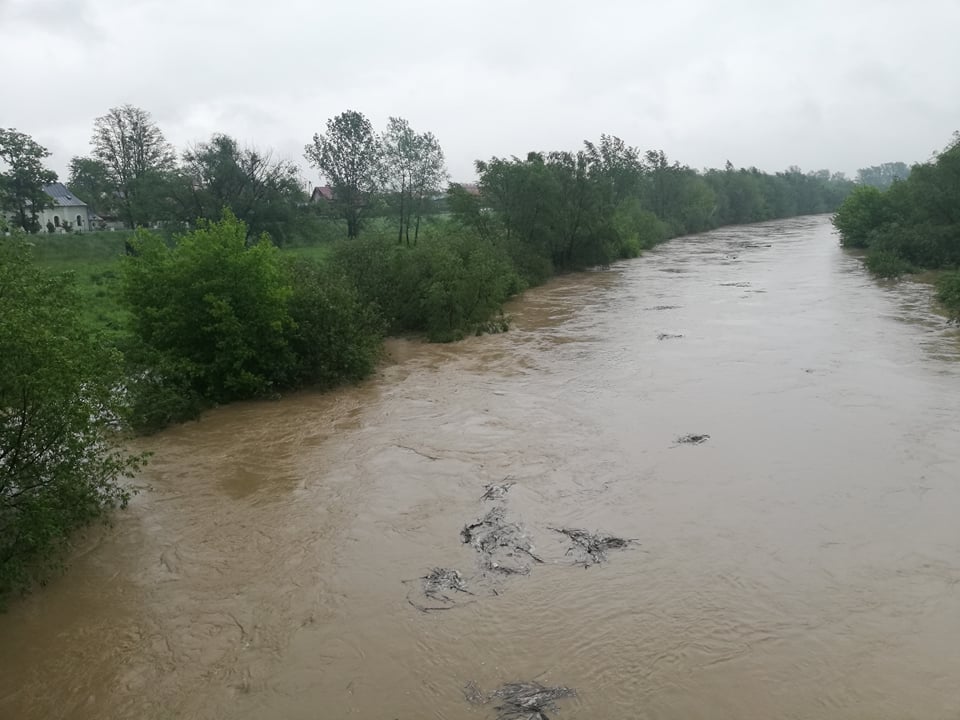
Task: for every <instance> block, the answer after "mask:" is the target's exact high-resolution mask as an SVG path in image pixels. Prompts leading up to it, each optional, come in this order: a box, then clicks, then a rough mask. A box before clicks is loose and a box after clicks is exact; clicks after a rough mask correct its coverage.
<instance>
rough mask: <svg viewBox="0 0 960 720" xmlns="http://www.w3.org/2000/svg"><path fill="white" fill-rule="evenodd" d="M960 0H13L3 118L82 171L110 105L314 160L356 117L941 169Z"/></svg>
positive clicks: (4, 43) (566, 142)
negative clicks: (322, 139)
mask: <svg viewBox="0 0 960 720" xmlns="http://www.w3.org/2000/svg"><path fill="white" fill-rule="evenodd" d="M958 36H960V0H909V1H908V0H830V1H828V0H804V1H803V2H797V1H796V0H793V1H791V2H786V1H785V0H657V1H656V2H647V1H646V0H633V1H632V2H631V1H627V0H624V1H619V0H593V1H592V2H564V1H558V0H526V1H525V0H482V1H479V2H478V1H473V2H469V3H464V2H457V0H442V1H441V0H403V1H401V0H389V1H387V0H383V1H381V0H340V1H335V0H328V1H326V2H324V1H323V0H309V1H308V0H0V67H3V68H4V72H3V74H2V77H3V80H2V87H3V92H2V95H0V98H2V99H0V126H3V127H15V128H17V129H18V130H21V131H23V132H27V133H29V134H31V135H33V136H34V138H35V139H36V140H37V141H38V142H40V143H41V144H43V145H45V146H46V147H48V148H49V149H50V150H51V151H52V152H53V156H52V157H51V158H50V164H51V166H52V167H53V169H54V170H56V171H57V172H58V173H60V174H61V178H62V179H66V167H67V163H68V162H69V160H70V158H71V157H72V156H74V155H82V154H87V153H88V152H89V138H90V134H91V127H92V125H93V120H94V118H95V117H96V116H98V115H102V114H103V113H104V112H105V111H106V110H107V109H108V108H110V107H112V106H115V105H119V104H122V103H128V102H129V103H133V104H134V105H138V106H140V107H142V108H144V109H146V110H149V111H150V112H151V113H152V114H153V116H154V119H155V120H156V121H157V122H158V124H159V125H160V127H161V128H162V130H163V132H164V133H165V134H166V136H167V139H168V140H170V141H171V142H173V143H174V144H175V145H176V146H177V147H178V149H181V150H182V149H183V148H184V147H185V146H186V145H187V144H188V143H191V142H194V141H197V140H202V139H206V138H208V137H209V136H210V134H212V133H214V132H226V133H229V134H232V135H234V136H235V137H237V138H239V139H240V140H242V141H244V142H247V143H252V144H256V145H257V146H258V147H261V148H267V147H269V148H273V149H274V150H275V152H276V153H277V154H279V155H281V156H284V157H287V158H290V159H293V160H296V161H297V162H299V163H300V164H301V165H303V166H304V177H305V178H306V179H307V180H309V181H316V180H317V177H316V175H315V173H314V171H312V170H310V169H309V168H308V167H307V166H306V163H305V161H304V160H303V158H302V152H303V146H304V144H306V143H307V142H308V141H309V140H310V138H311V137H312V135H313V133H314V132H318V131H322V130H323V128H324V124H325V122H326V120H327V118H329V117H331V116H332V115H336V114H338V113H339V112H342V111H343V110H346V109H354V110H359V111H361V112H363V113H365V114H366V115H367V116H368V117H369V118H370V119H371V121H372V122H373V123H374V126H375V127H377V128H378V129H381V128H383V126H384V125H385V123H386V120H387V117H388V116H390V115H397V116H401V117H405V118H407V119H408V120H409V121H410V123H411V124H412V125H413V127H414V128H415V129H417V130H431V131H432V132H433V133H434V134H435V135H437V137H438V138H439V140H440V142H441V144H442V146H443V148H444V150H445V152H446V155H447V161H448V164H449V167H450V172H451V175H452V177H453V178H454V179H455V180H469V179H471V178H472V177H473V174H474V173H473V161H474V160H475V159H477V158H488V157H490V156H491V155H498V156H509V155H514V154H515V155H523V154H525V153H526V152H527V151H529V150H534V149H536V150H552V149H575V148H576V147H578V146H579V145H580V143H581V142H582V141H583V140H584V139H595V138H597V137H598V136H599V135H600V133H604V132H605V133H610V134H614V135H619V136H620V137H622V138H623V139H624V140H625V141H626V142H628V143H629V144H632V145H636V146H638V147H640V148H641V149H649V148H662V149H664V150H665V151H666V153H667V156H668V157H669V158H671V159H676V160H680V161H681V162H683V163H686V164H689V165H691V166H694V167H698V168H702V167H706V166H722V165H723V163H724V162H725V161H726V160H727V159H730V160H731V161H732V162H733V163H734V164H735V165H737V166H750V165H756V166H758V167H760V168H762V169H764V170H771V171H772V170H780V169H783V168H785V167H787V166H789V165H794V164H795V165H800V166H801V167H802V168H803V169H805V170H812V169H819V168H823V167H828V168H830V169H833V170H842V171H846V172H847V173H851V174H852V173H853V172H854V171H855V170H856V169H857V168H858V167H863V166H866V165H872V164H877V163H880V162H884V161H888V160H903V161H905V162H908V163H909V162H914V161H919V160H926V159H928V158H929V156H930V155H931V153H932V152H933V151H934V150H936V149H939V148H942V147H943V146H944V145H945V144H946V143H947V142H948V140H949V139H950V136H951V133H952V132H953V131H954V130H957V129H960V79H958V77H960V75H958V73H960V40H958Z"/></svg>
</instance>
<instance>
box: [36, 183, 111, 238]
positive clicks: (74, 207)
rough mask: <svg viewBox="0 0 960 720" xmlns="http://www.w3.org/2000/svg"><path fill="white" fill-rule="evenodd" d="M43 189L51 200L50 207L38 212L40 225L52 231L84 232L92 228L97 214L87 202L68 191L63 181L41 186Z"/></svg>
mask: <svg viewBox="0 0 960 720" xmlns="http://www.w3.org/2000/svg"><path fill="white" fill-rule="evenodd" d="M43 191H44V192H45V193H46V194H47V195H49V196H50V197H51V198H52V200H53V206H52V207H45V208H43V210H42V211H41V212H40V214H39V215H40V227H41V229H43V230H49V229H50V228H51V227H52V228H53V231H54V232H67V230H68V229H69V230H72V231H73V232H86V231H87V230H90V229H92V227H93V226H94V224H95V222H96V220H97V216H96V215H94V214H93V213H92V212H91V211H90V208H89V207H88V206H87V204H86V203H85V202H84V201H83V200H81V199H80V198H78V197H77V196H76V195H74V194H73V193H72V192H70V190H69V189H67V186H66V185H64V184H63V183H53V184H52V185H47V186H45V187H44V188H43Z"/></svg>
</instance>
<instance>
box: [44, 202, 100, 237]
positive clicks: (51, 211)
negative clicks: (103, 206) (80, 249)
mask: <svg viewBox="0 0 960 720" xmlns="http://www.w3.org/2000/svg"><path fill="white" fill-rule="evenodd" d="M77 216H79V217H80V222H78V221H77ZM48 222H50V223H53V226H54V227H55V228H56V230H55V232H66V231H65V230H64V227H63V224H64V223H65V222H68V223H70V226H71V229H72V230H73V232H86V231H87V230H89V229H90V210H89V208H87V206H86V205H58V206H57V207H52V208H44V209H43V212H41V213H40V230H41V232H46V230H47V223H48Z"/></svg>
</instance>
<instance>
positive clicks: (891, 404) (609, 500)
mask: <svg viewBox="0 0 960 720" xmlns="http://www.w3.org/2000/svg"><path fill="white" fill-rule="evenodd" d="M510 312H511V313H512V315H513V317H514V329H513V330H511V331H510V332H508V333H504V334H501V335H489V336H483V337H475V338H470V339H468V340H466V341H463V342H460V343H456V344H451V345H426V344H420V343H415V342H410V341H391V343H389V351H390V355H391V360H390V361H389V362H388V363H385V364H384V365H383V367H382V368H381V370H380V371H379V372H378V373H377V375H376V377H374V378H373V379H371V380H369V381H367V382H365V383H364V384H362V385H361V386H359V387H354V388H346V389H341V390H338V391H334V392H331V393H328V394H313V393H302V394H298V395H295V396H292V397H289V398H286V399H283V400H281V401H276V402H258V403H241V404H235V405H231V406H229V407H225V408H222V409H219V410H216V411H213V412H209V413H207V414H205V415H204V416H203V417H202V419H201V420H200V421H199V422H196V423H188V424H185V425H181V426H178V427H174V428H172V429H169V430H166V431H164V432H162V433H160V434H159V435H156V436H154V437H150V438H146V439H143V440H141V441H139V443H140V445H141V446H142V447H143V449H147V450H151V451H153V452H154V453H155V457H154V460H153V462H152V463H151V464H150V465H149V467H148V468H147V469H146V470H145V471H144V472H143V474H142V477H141V478H140V479H139V482H140V484H141V485H142V487H143V491H142V492H141V493H140V494H139V495H138V496H137V497H136V498H135V499H134V500H133V502H132V504H131V507H130V508H129V509H128V510H127V511H125V512H122V513H119V514H118V515H117V518H116V523H115V525H114V527H113V528H111V529H108V530H94V531H91V532H89V533H88V534H87V537H86V539H85V540H84V541H83V542H82V543H81V545H80V547H79V548H78V550H77V552H76V553H75V555H74V556H73V557H72V558H71V561H70V567H69V569H68V571H67V572H66V573H65V574H63V575H61V576H58V577H55V578H53V579H52V580H51V582H50V583H49V585H48V586H47V587H46V588H44V589H43V590H42V591H40V592H35V593H33V594H32V595H30V596H29V597H27V598H25V599H23V600H19V601H16V602H14V603H13V604H12V606H11V608H10V609H9V611H8V612H7V613H6V614H4V615H0V667H2V668H3V672H2V673H0V717H5V718H18V719H21V720H39V719H40V718H44V719H47V718H74V719H79V720H86V719H90V720H93V719H96V720H100V719H101V718H147V719H161V718H202V719H208V718H209V719H211V720H212V719H214V718H218V719H219V718H243V719H250V720H253V719H261V718H285V719H287V720H300V719H303V720H307V719H310V720H315V719H316V718H357V719H358V720H385V719H386V720H389V719H392V718H398V719H400V720H421V719H423V718H446V719H448V720H454V719H456V720H460V719H464V720H466V719H473V718H476V719H477V720H480V719H481V718H493V717H495V710H494V709H493V707H492V704H490V705H487V706H479V707H478V706H474V705H470V704H468V703H467V702H466V701H465V699H464V694H463V688H464V686H465V685H466V684H467V683H468V682H470V681H474V682H476V683H477V685H478V686H479V687H481V688H484V689H487V690H489V689H493V688H496V687H498V686H500V685H502V684H503V683H508V682H513V681H521V680H522V681H529V680H533V679H537V680H539V681H540V682H543V683H545V684H548V685H564V686H569V687H571V688H574V689H575V690H576V691H577V697H576V698H566V699H562V700H560V701H558V704H559V705H560V707H561V713H560V716H561V717H566V718H570V719H571V720H574V719H576V718H590V720H632V719H634V718H670V719H677V720H681V719H682V720H691V719H694V718H704V719H706V718H710V719H712V720H716V719H718V718H730V719H731V720H732V719H734V718H737V719H742V718H838V719H850V720H853V719H854V718H856V719H858V720H859V719H860V718H871V719H872V720H895V719H896V720H900V719H902V718H905V717H915V718H947V717H956V716H957V715H958V714H960V686H958V683H957V678H958V677H960V651H958V650H957V637H958V636H960V613H958V611H957V610H958V603H960V531H958V524H957V516H956V508H957V507H960V484H958V483H957V477H958V476H960V442H958V441H957V440H958V437H957V429H958V427H960V338H958V333H957V331H956V329H952V328H951V327H950V326H948V325H947V324H946V323H945V322H944V320H943V318H942V317H940V316H939V315H937V314H936V313H935V312H934V310H933V307H932V299H931V293H930V291H929V289H928V288H926V287H925V286H922V285H919V284H915V283H911V282H907V281H904V282H901V283H900V284H898V285H887V284H884V283H882V282H878V281H875V280H873V279H871V278H870V276H869V275H868V274H867V271H866V270H865V269H864V268H863V266H862V263H861V262H860V261H859V260H858V259H856V258H854V257H851V256H849V255H847V254H845V252H844V251H843V250H842V249H840V248H839V246H838V243H837V240H836V237H835V235H834V234H833V231H832V228H831V226H830V223H829V218H827V217H825V216H818V217H809V218H799V219H794V220H785V221H777V222H771V223H765V224H759V225H752V226H746V227H732V228H726V229H722V230H716V231H713V232H710V233H707V234H704V235H699V236H692V237H686V238H680V239H677V240H674V241H672V242H670V243H667V244H666V245H663V246H660V247H658V248H656V249H654V250H653V251H651V252H649V253H648V254H647V255H645V256H644V257H643V258H640V259H638V260H633V261H627V262H622V263H618V264H615V265H613V266H612V267H610V268H609V269H605V270H597V271H594V272H587V273H581V274H575V275H568V276H564V277H560V278H557V279H554V280H552V281H550V282H548V283H547V284H546V285H544V286H543V287H539V288H536V289H534V290H531V291H529V292H528V293H526V294H525V295H524V296H523V297H522V298H519V299H518V300H516V301H515V302H514V303H513V304H512V306H511V308H510ZM689 434H695V435H709V438H708V439H706V440H705V441H704V442H701V443H700V444H695V443H678V442H677V440H678V438H680V437H682V436H685V435H689ZM508 476H509V477H510V478H511V479H512V482H514V483H515V484H514V485H513V486H512V487H510V488H509V490H508V491H507V492H506V493H505V494H504V495H503V497H502V498H499V499H494V501H492V502H491V501H482V500H481V499H480V497H481V495H482V494H483V492H484V485H485V484H487V483H498V482H500V481H502V480H504V478H507V477H508ZM495 506H499V507H504V508H505V511H506V513H507V515H508V517H509V518H510V519H511V521H515V522H516V523H517V524H518V525H519V526H521V527H522V531H523V533H524V534H525V536H526V537H527V538H528V539H529V540H530V541H531V542H532V544H533V548H534V550H533V551H532V552H535V554H536V555H537V557H538V558H539V559H541V560H543V562H542V563H537V562H533V561H531V560H530V559H529V557H528V558H526V560H525V563H526V565H527V566H528V567H529V569H530V572H529V574H526V575H507V574H506V573H504V572H498V571H494V570H491V569H490V567H487V568H486V569H484V568H483V566H482V564H481V563H480V562H479V560H478V554H477V552H475V549H474V548H473V547H471V546H470V545H469V544H464V543H462V542H461V537H460V531H461V528H463V526H464V525H465V524H467V523H471V522H472V521H474V520H476V519H478V518H480V517H482V516H483V515H484V514H485V513H486V512H487V511H488V510H489V509H490V508H491V507H495ZM555 527H578V528H585V529H588V530H591V531H595V530H600V531H605V532H609V533H613V534H616V535H619V536H622V537H625V538H632V539H636V540H637V541H638V543H637V544H633V545H629V546H628V547H626V548H624V549H618V550H613V551H611V552H610V553H608V556H607V558H606V560H605V561H604V562H602V563H600V564H596V565H592V566H591V567H589V568H587V569H586V570H585V569H583V567H582V566H575V565H574V564H573V563H574V561H575V560H576V559H577V558H576V555H575V554H567V552H566V551H567V548H568V547H569V544H568V543H567V537H566V536H563V535H561V534H559V533H556V532H553V531H552V530H551V529H550V528H555ZM435 567H440V568H456V569H458V570H459V571H460V572H461V574H462V577H463V579H464V582H465V586H466V588H467V589H468V591H469V592H470V593H472V594H467V593H453V594H454V595H456V597H454V598H453V599H454V601H455V603H454V604H453V605H452V607H450V609H448V610H446V611H443V612H440V611H436V612H420V611H418V610H417V609H416V608H415V607H414V606H413V604H411V602H408V600H409V599H410V598H411V597H414V599H416V597H415V596H416V593H418V592H419V591H420V590H421V587H420V581H419V580H418V578H419V577H420V576H423V575H425V574H426V573H427V572H429V571H430V570H431V569H432V568H435ZM405 581H407V582H405ZM420 604H421V605H422V604H423V603H420Z"/></svg>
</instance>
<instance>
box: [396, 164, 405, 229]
mask: <svg viewBox="0 0 960 720" xmlns="http://www.w3.org/2000/svg"><path fill="white" fill-rule="evenodd" d="M404 197H406V182H405V181H403V180H401V181H400V229H399V230H398V231H397V245H399V244H400V243H402V242H403V204H404V203H403V201H404Z"/></svg>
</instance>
